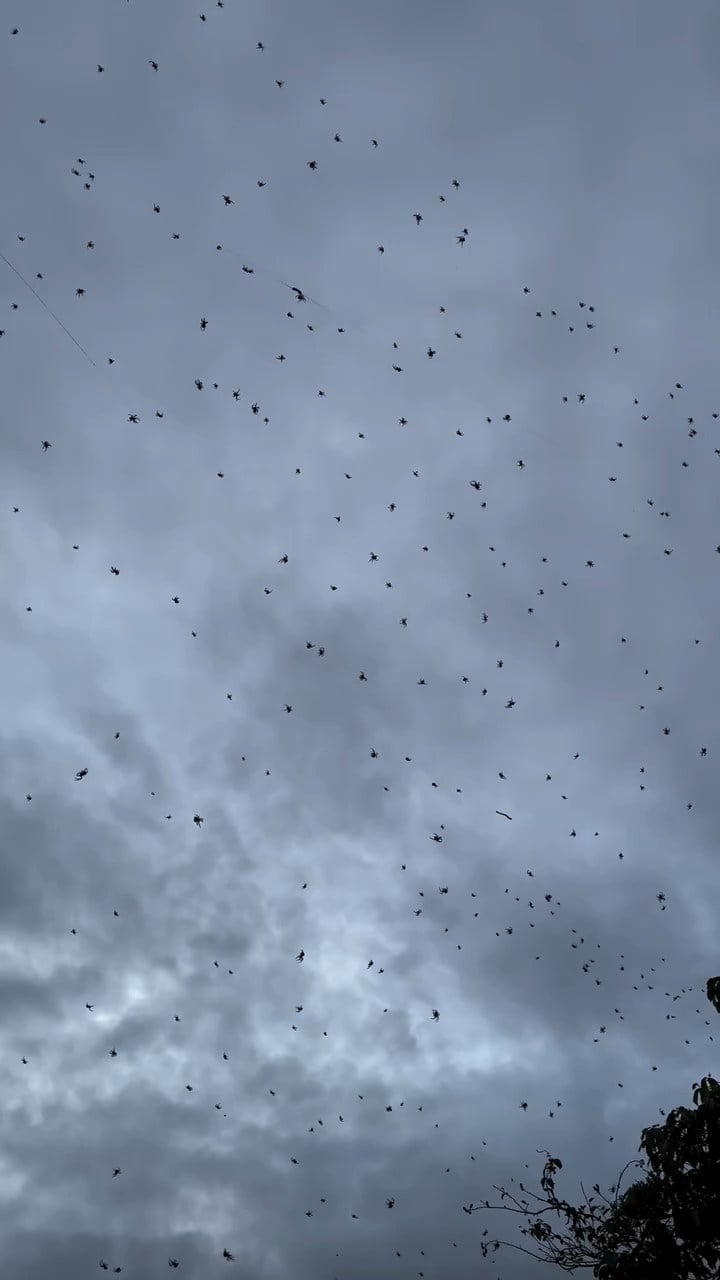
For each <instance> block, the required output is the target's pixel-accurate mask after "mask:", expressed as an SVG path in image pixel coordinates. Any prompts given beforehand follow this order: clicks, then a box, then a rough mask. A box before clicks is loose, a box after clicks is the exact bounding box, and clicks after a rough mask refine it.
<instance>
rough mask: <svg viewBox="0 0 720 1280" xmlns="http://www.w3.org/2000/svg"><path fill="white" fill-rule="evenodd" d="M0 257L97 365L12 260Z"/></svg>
mask: <svg viewBox="0 0 720 1280" xmlns="http://www.w3.org/2000/svg"><path fill="white" fill-rule="evenodd" d="M0 258H2V260H3V262H4V263H5V265H6V266H8V267H9V268H10V270H11V271H14V272H15V275H16V276H17V277H18V279H19V280H22V282H23V284H24V285H25V286H26V287H27V288H28V289H29V290H30V292H31V293H32V294H33V296H34V297H36V298H37V300H38V302H39V303H41V304H42V306H43V307H44V308H45V310H46V311H47V313H48V315H49V316H51V317H52V319H53V320H54V321H55V323H56V324H59V325H60V328H61V329H62V330H63V332H64V333H66V334H67V336H68V338H69V339H70V341H71V342H74V343H75V346H76V347H77V348H78V350H79V351H82V353H83V355H84V356H85V359H86V360H89V361H90V364H91V365H92V366H93V367H94V368H97V365H96V364H95V361H94V360H93V358H92V356H91V355H90V354H89V353H88V352H87V351H86V350H85V348H84V347H83V346H81V345H80V343H79V342H78V340H77V338H75V337H74V336H73V335H72V334H71V332H70V330H69V329H68V328H67V327H66V326H65V325H64V324H63V322H62V320H61V319H60V317H59V316H56V315H55V312H54V311H52V310H51V309H50V307H49V306H48V304H47V302H46V301H45V299H44V298H41V297H40V294H39V293H38V291H37V289H33V286H32V285H31V284H30V282H29V280H26V279H25V277H24V275H22V274H21V272H19V271H18V269H17V267H14V266H13V264H12V262H10V261H9V259H8V258H6V257H5V254H4V253H2V252H0Z"/></svg>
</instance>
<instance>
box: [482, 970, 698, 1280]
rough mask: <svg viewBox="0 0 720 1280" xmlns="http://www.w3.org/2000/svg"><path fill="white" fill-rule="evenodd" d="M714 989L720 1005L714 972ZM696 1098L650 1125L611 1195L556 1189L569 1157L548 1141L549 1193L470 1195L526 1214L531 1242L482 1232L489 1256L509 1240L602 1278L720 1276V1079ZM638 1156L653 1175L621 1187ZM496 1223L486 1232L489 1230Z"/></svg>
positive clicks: (563, 1266) (545, 1177)
mask: <svg viewBox="0 0 720 1280" xmlns="http://www.w3.org/2000/svg"><path fill="white" fill-rule="evenodd" d="M707 998H708V1000H709V1001H710V1003H711V1004H712V1005H713V1007H714V1008H715V1009H716V1010H717V1011H718V1013H720V977H717V978H709V979H708V983H707ZM692 1098H693V1107H692V1108H689V1107H676V1108H675V1110H674V1111H671V1112H670V1114H669V1115H668V1116H667V1118H666V1119H665V1121H664V1123H663V1124H660V1125H651V1126H650V1127H648V1128H647V1129H643V1131H642V1136H641V1139H640V1150H641V1151H642V1152H644V1156H643V1157H642V1158H641V1159H639V1160H631V1161H630V1162H629V1163H628V1164H626V1165H625V1168H624V1169H623V1170H622V1172H621V1173H620V1176H619V1178H618V1180H617V1184H616V1186H614V1187H610V1189H609V1190H610V1194H609V1196H607V1195H605V1194H604V1193H603V1192H601V1190H600V1187H599V1186H598V1184H597V1183H595V1185H594V1186H593V1188H592V1190H593V1193H594V1194H593V1195H590V1196H589V1195H587V1194H586V1192H585V1188H584V1187H582V1184H581V1189H582V1193H583V1199H584V1203H581V1204H579V1205H573V1204H571V1203H570V1202H569V1201H567V1200H565V1199H562V1198H561V1197H560V1196H559V1195H558V1194H557V1192H556V1189H555V1176H556V1174H557V1173H558V1172H559V1171H560V1170H561V1169H562V1161H561V1160H558V1159H557V1157H555V1156H551V1155H550V1153H549V1152H547V1151H545V1152H542V1153H541V1154H543V1155H545V1156H546V1160H545V1165H544V1167H543V1172H542V1176H541V1178H540V1186H541V1188H542V1193H541V1194H539V1193H538V1192H535V1191H529V1190H528V1189H527V1188H526V1187H524V1186H523V1184H522V1182H521V1183H520V1184H519V1188H520V1192H521V1195H515V1194H514V1193H512V1192H509V1191H507V1190H506V1189H505V1188H504V1187H495V1190H496V1191H497V1192H499V1194H500V1201H501V1203H500V1204H495V1205H493V1204H490V1202H489V1201H488V1200H486V1201H484V1203H483V1204H481V1205H474V1204H470V1205H463V1209H464V1211H465V1212H466V1213H477V1212H478V1211H480V1210H481V1209H503V1210H505V1211H506V1212H508V1213H512V1214H516V1215H518V1216H519V1217H520V1218H522V1219H523V1220H524V1225H523V1226H522V1227H521V1228H520V1232H521V1234H522V1235H523V1236H525V1237H526V1239H527V1240H528V1242H531V1243H529V1244H528V1245H521V1244H513V1243H512V1242H511V1241H507V1240H497V1239H495V1240H487V1239H484V1240H483V1241H482V1242H481V1245H480V1248H481V1251H482V1255H483V1257H487V1256H488V1254H489V1253H491V1252H495V1251H496V1250H498V1249H500V1248H502V1247H503V1246H505V1247H506V1248H511V1249H517V1250H519V1251H520V1252H521V1253H525V1254H527V1255H528V1256H529V1257H531V1258H535V1259H537V1261H538V1262H545V1263H550V1264H552V1265H554V1266H556V1267H558V1268H559V1269H560V1270H561V1271H566V1272H568V1273H571V1272H574V1271H577V1270H581V1269H586V1270H591V1271H592V1275H593V1276H595V1277H596V1278H597V1280H650V1277H656V1276H658V1277H659V1276H663V1277H664V1278H665V1280H718V1277H720V1084H718V1081H717V1080H715V1079H714V1078H713V1077H712V1076H705V1077H704V1079H703V1080H701V1082H700V1083H699V1084H695V1085H693V1095H692ZM632 1165H638V1166H640V1167H641V1168H642V1169H643V1170H644V1171H645V1176H644V1177H643V1178H642V1179H641V1180H639V1181H638V1182H634V1183H633V1184H632V1185H631V1186H630V1187H628V1188H627V1190H625V1191H622V1190H621V1184H622V1180H623V1176H624V1174H625V1173H626V1171H627V1170H628V1169H629V1168H630V1167H631V1166H632ZM487 1234H488V1232H487V1231H485V1232H483V1235H484V1236H487Z"/></svg>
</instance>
